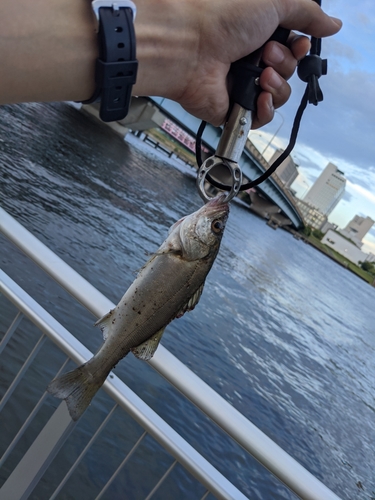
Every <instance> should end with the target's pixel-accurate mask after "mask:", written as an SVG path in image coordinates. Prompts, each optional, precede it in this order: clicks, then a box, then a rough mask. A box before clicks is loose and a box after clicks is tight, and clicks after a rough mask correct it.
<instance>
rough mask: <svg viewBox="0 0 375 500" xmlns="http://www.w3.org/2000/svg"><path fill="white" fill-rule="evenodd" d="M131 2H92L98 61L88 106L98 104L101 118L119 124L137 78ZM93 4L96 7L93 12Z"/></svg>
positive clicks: (127, 107) (126, 110) (126, 111)
mask: <svg viewBox="0 0 375 500" xmlns="http://www.w3.org/2000/svg"><path fill="white" fill-rule="evenodd" d="M130 3H131V2H128V1H124V2H122V1H121V0H118V1H117V2H106V1H102V0H100V3H99V2H98V1H97V2H95V1H94V2H93V8H94V12H95V13H96V15H97V19H98V21H99V31H98V41H99V57H98V59H97V60H96V66H95V83H96V89H95V93H94V95H93V96H92V97H91V99H88V100H87V101H82V102H83V104H89V103H92V102H96V101H99V100H100V118H101V119H102V120H103V121H105V122H111V121H116V120H122V119H123V118H125V116H126V115H127V114H128V112H129V105H130V100H131V95H132V86H133V85H134V83H135V81H136V77H137V69H138V61H137V60H136V58H135V52H136V41H135V33H134V24H133V20H134V19H133V17H134V15H133V14H134V11H133V9H132V8H131V7H129V4H130ZM94 4H99V6H98V7H97V9H96V10H95V6H94Z"/></svg>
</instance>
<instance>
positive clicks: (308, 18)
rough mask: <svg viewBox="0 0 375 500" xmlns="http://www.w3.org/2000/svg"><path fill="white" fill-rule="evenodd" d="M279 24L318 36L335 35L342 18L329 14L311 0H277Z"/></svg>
mask: <svg viewBox="0 0 375 500" xmlns="http://www.w3.org/2000/svg"><path fill="white" fill-rule="evenodd" d="M276 8H277V10H278V16H279V25H280V26H282V27H283V28H287V29H294V30H298V31H301V32H303V33H306V34H307V35H312V36H315V37H318V38H321V37H325V36H330V35H334V34H335V33H337V32H338V31H339V30H340V29H341V26H342V22H341V20H340V19H337V18H336V17H331V16H329V15H327V14H326V13H325V12H323V11H322V9H321V8H320V7H319V5H318V4H317V3H316V2H312V1H311V0H283V1H280V2H276Z"/></svg>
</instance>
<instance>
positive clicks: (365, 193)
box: [347, 181, 375, 220]
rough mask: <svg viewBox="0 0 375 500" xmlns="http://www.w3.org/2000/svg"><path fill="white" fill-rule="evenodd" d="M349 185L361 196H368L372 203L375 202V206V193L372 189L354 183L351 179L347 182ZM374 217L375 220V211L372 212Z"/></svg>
mask: <svg viewBox="0 0 375 500" xmlns="http://www.w3.org/2000/svg"><path fill="white" fill-rule="evenodd" d="M347 185H348V187H349V188H350V189H352V190H353V191H356V192H357V193H358V194H359V195H360V196H361V197H363V198H366V199H367V200H368V201H369V202H370V203H373V204H374V208H375V194H374V193H372V192H371V191H368V190H367V189H365V188H364V187H362V186H360V185H358V184H353V183H352V182H350V181H348V182H347ZM367 215H368V214H367ZM370 217H371V216H370ZM372 218H373V219H374V220H375V213H374V214H372Z"/></svg>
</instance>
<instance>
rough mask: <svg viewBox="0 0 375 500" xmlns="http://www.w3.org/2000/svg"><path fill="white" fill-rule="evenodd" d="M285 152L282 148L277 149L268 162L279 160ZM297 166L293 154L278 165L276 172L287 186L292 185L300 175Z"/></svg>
mask: <svg viewBox="0 0 375 500" xmlns="http://www.w3.org/2000/svg"><path fill="white" fill-rule="evenodd" d="M283 152H284V151H283V150H282V149H277V150H276V151H275V152H274V154H273V156H272V158H271V159H270V160H269V162H268V163H269V164H270V165H272V163H273V162H274V161H275V160H277V159H278V157H279V156H280V155H281V154H282V153H283ZM297 166H298V165H296V164H295V163H294V161H293V158H292V157H291V156H287V158H285V160H284V161H283V162H282V163H281V165H280V166H279V167H277V169H276V174H277V176H278V177H279V179H280V180H281V181H282V183H283V184H284V185H285V187H290V185H291V184H292V182H293V181H294V180H296V178H297V177H298V170H297Z"/></svg>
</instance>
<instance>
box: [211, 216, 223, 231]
mask: <svg viewBox="0 0 375 500" xmlns="http://www.w3.org/2000/svg"><path fill="white" fill-rule="evenodd" d="M223 227H224V226H223V223H222V222H221V220H218V219H216V220H214V221H212V224H211V229H212V231H213V232H214V233H216V234H219V233H221V231H222V230H223Z"/></svg>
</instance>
